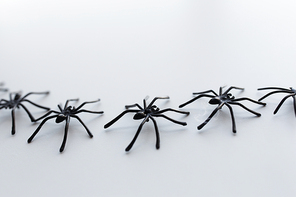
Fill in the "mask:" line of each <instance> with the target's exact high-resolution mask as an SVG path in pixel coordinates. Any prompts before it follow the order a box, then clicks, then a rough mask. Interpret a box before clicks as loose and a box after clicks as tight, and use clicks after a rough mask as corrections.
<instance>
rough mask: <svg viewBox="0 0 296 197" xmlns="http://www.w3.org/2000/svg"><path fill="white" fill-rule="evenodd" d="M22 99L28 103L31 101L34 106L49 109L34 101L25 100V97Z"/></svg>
mask: <svg viewBox="0 0 296 197" xmlns="http://www.w3.org/2000/svg"><path fill="white" fill-rule="evenodd" d="M23 101H26V102H29V103H31V104H32V105H34V106H36V107H39V108H42V109H45V110H50V108H49V107H44V106H42V105H38V104H36V103H34V102H32V101H29V100H27V99H24V100H23Z"/></svg>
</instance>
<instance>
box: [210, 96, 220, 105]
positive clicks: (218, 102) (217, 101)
mask: <svg viewBox="0 0 296 197" xmlns="http://www.w3.org/2000/svg"><path fill="white" fill-rule="evenodd" d="M209 103H210V104H212V105H216V104H220V103H221V99H220V97H219V96H215V97H214V98H212V99H211V100H210V101H209Z"/></svg>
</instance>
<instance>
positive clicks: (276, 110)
mask: <svg viewBox="0 0 296 197" xmlns="http://www.w3.org/2000/svg"><path fill="white" fill-rule="evenodd" d="M294 95H295V94H290V95H287V96H285V97H284V98H283V99H282V100H281V102H280V103H279V105H278V106H277V107H276V109H275V110H274V112H273V114H276V113H277V112H278V110H279V109H280V107H281V106H282V104H283V103H284V102H285V101H286V100H287V98H289V97H290V96H292V97H293V96H294Z"/></svg>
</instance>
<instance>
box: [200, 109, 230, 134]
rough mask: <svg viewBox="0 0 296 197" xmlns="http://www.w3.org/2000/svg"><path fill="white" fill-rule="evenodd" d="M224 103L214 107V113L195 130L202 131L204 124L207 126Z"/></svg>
mask: <svg viewBox="0 0 296 197" xmlns="http://www.w3.org/2000/svg"><path fill="white" fill-rule="evenodd" d="M224 104H225V103H221V104H220V105H218V107H216V108H215V109H214V111H213V112H212V113H211V114H210V116H209V117H208V118H207V119H206V120H205V121H204V122H203V123H202V124H200V125H199V126H198V127H197V129H198V130H200V129H202V128H203V127H204V126H205V125H206V124H208V122H209V121H210V120H211V119H212V118H213V116H214V115H215V114H216V113H217V112H218V111H219V110H220V109H221V108H222V107H223V105H224Z"/></svg>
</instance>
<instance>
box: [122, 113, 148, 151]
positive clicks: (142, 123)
mask: <svg viewBox="0 0 296 197" xmlns="http://www.w3.org/2000/svg"><path fill="white" fill-rule="evenodd" d="M149 117H150V116H149V115H148V116H146V117H145V118H144V120H143V121H142V122H141V124H140V126H139V128H138V130H137V132H136V134H135V137H134V138H133V140H132V141H131V143H130V144H129V145H128V146H127V147H126V149H125V151H126V152H128V151H129V150H130V149H131V148H132V147H133V145H134V143H135V141H136V140H137V138H138V136H139V134H140V131H141V130H142V127H143V125H144V124H145V123H146V122H147V120H148V119H149Z"/></svg>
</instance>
